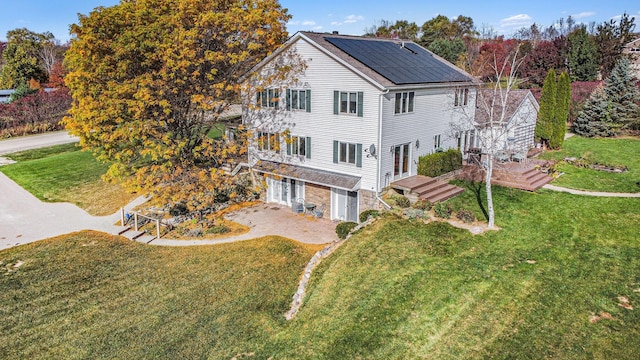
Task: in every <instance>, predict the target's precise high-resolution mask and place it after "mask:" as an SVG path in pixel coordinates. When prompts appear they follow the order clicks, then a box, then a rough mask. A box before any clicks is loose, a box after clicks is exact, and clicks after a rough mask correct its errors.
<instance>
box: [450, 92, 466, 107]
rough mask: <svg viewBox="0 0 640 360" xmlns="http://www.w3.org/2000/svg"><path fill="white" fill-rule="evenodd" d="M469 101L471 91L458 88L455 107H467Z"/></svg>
mask: <svg viewBox="0 0 640 360" xmlns="http://www.w3.org/2000/svg"><path fill="white" fill-rule="evenodd" d="M468 101H469V89H468V88H456V89H455V100H454V103H453V105H454V106H465V105H467V102H468Z"/></svg>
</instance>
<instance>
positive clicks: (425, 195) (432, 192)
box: [419, 184, 456, 199]
mask: <svg viewBox="0 0 640 360" xmlns="http://www.w3.org/2000/svg"><path fill="white" fill-rule="evenodd" d="M455 188H456V187H455V186H453V185H449V184H445V186H442V187H438V188H435V189H431V190H429V191H425V192H423V193H422V194H420V196H419V197H420V198H423V199H431V198H434V197H437V196H439V195H440V194H443V193H446V192H449V191H451V189H455Z"/></svg>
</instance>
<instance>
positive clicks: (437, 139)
mask: <svg viewBox="0 0 640 360" xmlns="http://www.w3.org/2000/svg"><path fill="white" fill-rule="evenodd" d="M433 149H434V150H435V151H436V152H437V151H438V150H441V148H440V134H438V135H435V136H434V137H433Z"/></svg>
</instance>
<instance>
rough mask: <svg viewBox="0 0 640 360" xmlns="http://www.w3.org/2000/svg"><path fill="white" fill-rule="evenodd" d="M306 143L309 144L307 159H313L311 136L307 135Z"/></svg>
mask: <svg viewBox="0 0 640 360" xmlns="http://www.w3.org/2000/svg"><path fill="white" fill-rule="evenodd" d="M306 145H307V149H306V150H307V159H311V138H310V137H309V136H307V140H306Z"/></svg>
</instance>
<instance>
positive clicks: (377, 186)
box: [376, 89, 391, 210]
mask: <svg viewBox="0 0 640 360" xmlns="http://www.w3.org/2000/svg"><path fill="white" fill-rule="evenodd" d="M388 93H389V89H385V91H384V92H382V93H380V95H379V98H378V103H379V106H378V159H377V160H378V169H377V171H376V172H377V176H376V200H378V201H379V202H380V203H381V204H382V206H384V208H385V209H387V210H390V209H391V206H390V205H389V204H387V203H386V202H384V200H382V198H381V197H380V193H381V192H382V189H381V186H380V174H381V168H382V166H381V165H382V110H383V108H382V99H383V98H384V96H385V95H387V94H388Z"/></svg>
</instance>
